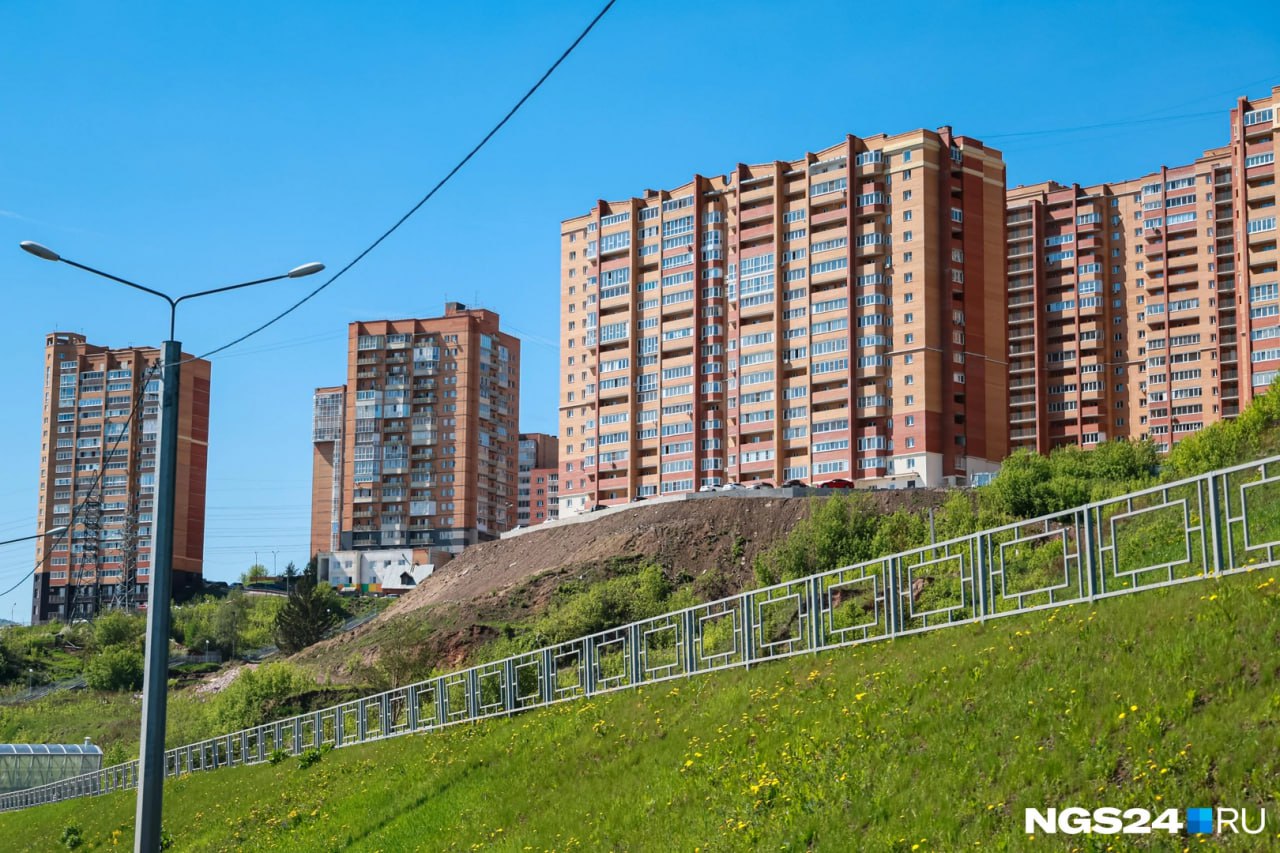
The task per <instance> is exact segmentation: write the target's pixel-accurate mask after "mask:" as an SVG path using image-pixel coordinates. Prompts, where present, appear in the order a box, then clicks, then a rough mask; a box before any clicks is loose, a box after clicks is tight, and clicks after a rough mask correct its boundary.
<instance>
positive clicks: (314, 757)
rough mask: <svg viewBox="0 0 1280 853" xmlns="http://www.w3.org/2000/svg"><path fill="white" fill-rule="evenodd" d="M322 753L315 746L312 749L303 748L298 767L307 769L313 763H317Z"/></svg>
mask: <svg viewBox="0 0 1280 853" xmlns="http://www.w3.org/2000/svg"><path fill="white" fill-rule="evenodd" d="M321 755H322V753H321V752H320V750H319V749H318V748H316V747H314V746H313V747H311V748H310V749H307V750H303V751H302V752H301V753H299V755H298V767H300V768H302V769H303V770H305V769H306V768H308V767H310V766H311V765H312V764H315V763H316V762H317V761H319V760H320V756H321Z"/></svg>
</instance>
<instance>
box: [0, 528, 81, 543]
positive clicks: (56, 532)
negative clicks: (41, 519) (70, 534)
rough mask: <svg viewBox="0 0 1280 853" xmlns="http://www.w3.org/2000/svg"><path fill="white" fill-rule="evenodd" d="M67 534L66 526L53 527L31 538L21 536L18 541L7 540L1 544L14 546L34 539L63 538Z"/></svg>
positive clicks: (34, 534) (33, 534)
mask: <svg viewBox="0 0 1280 853" xmlns="http://www.w3.org/2000/svg"><path fill="white" fill-rule="evenodd" d="M66 532H67V526H66V525H65V524H64V525H63V526H61V527H52V528H50V529H48V530H46V531H45V532H44V533H32V534H31V535H30V536H19V537H18V538H17V539H6V540H4V541H3V542H0V545H13V544H16V543H18V542H29V541H31V540H32V539H43V538H44V537H46V536H61V535H62V534H64V533H66Z"/></svg>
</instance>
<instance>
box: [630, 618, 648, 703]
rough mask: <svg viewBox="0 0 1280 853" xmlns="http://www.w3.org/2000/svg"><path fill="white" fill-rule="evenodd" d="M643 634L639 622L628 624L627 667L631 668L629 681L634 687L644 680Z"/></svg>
mask: <svg viewBox="0 0 1280 853" xmlns="http://www.w3.org/2000/svg"><path fill="white" fill-rule="evenodd" d="M643 636H644V635H643V634H641V633H640V625H639V623H637V622H632V623H631V624H630V625H628V626H627V668H628V669H630V670H631V672H630V678H629V679H628V680H627V683H628V684H629V685H631V686H632V687H634V686H636V685H637V684H640V683H641V682H643V681H644V667H643V665H642V663H641V660H642V659H641V656H640V651H641V648H640V643H641V637H643Z"/></svg>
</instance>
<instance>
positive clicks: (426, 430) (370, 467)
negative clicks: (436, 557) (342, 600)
mask: <svg viewBox="0 0 1280 853" xmlns="http://www.w3.org/2000/svg"><path fill="white" fill-rule="evenodd" d="M519 409H520V342H519V341H518V340H517V339H516V338H514V337H512V336H511V335H508V334H505V333H504V332H501V331H500V330H499V328H498V315H497V314H495V313H493V312H492V311H486V310H483V309H468V308H467V307H466V306H465V305H462V304H460V303H456V302H450V303H447V304H446V305H445V313H444V316H443V317H435V318H431V319H409V320H377V321H369V322H357V323H352V324H350V327H349V333H348V364H347V384H346V385H345V386H343V387H338V388H320V389H317V391H316V397H315V420H314V433H313V439H314V441H315V450H314V454H313V467H312V478H313V479H312V499H311V504H312V513H311V515H312V530H311V540H312V548H313V549H314V550H315V552H316V553H320V552H326V551H330V552H331V551H339V550H341V551H346V550H353V549H354V550H362V549H379V548H381V549H388V548H400V547H409V548H419V549H426V548H442V549H445V550H448V551H449V552H450V553H457V552H459V551H461V550H462V549H463V548H464V547H466V546H467V545H470V544H474V543H475V542H478V541H482V540H485V539H491V538H493V537H495V536H496V535H497V534H498V533H500V532H502V531H504V530H507V529H509V528H511V527H513V526H514V525H515V500H516V468H517V459H516V456H517V450H516V441H517V436H518V428H517V424H518V423H519V414H520V411H519ZM335 543H336V545H335Z"/></svg>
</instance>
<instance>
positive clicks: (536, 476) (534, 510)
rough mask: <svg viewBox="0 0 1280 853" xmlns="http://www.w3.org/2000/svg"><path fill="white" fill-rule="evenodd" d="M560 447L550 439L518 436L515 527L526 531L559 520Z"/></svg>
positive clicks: (538, 435) (537, 434)
mask: <svg viewBox="0 0 1280 853" xmlns="http://www.w3.org/2000/svg"><path fill="white" fill-rule="evenodd" d="M559 450H560V445H559V444H558V443H557V442H556V437H555V436H554V435H547V434H546V433H541V432H527V433H521V434H520V474H519V490H518V492H517V496H516V497H517V499H516V524H517V526H519V527H528V526H529V525H531V524H541V523H542V522H544V521H548V520H550V519H554V518H558V517H559V498H560V468H559V464H558V461H557V460H558V458H559Z"/></svg>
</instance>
